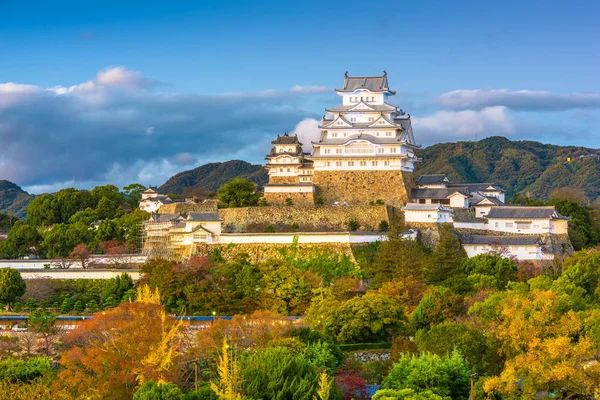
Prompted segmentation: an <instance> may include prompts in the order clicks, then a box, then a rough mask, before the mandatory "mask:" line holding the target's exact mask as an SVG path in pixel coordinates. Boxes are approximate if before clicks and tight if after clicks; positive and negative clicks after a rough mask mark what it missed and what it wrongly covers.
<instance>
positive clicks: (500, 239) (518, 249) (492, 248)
mask: <svg viewBox="0 0 600 400" xmlns="http://www.w3.org/2000/svg"><path fill="white" fill-rule="evenodd" d="M461 243H462V246H463V248H464V249H465V252H466V253H467V256H469V257H475V256H477V255H479V254H489V253H495V254H500V255H502V256H512V257H515V258H516V259H518V260H537V261H540V260H552V259H553V258H554V255H553V254H551V253H544V252H543V251H542V244H543V243H542V241H541V240H540V238H539V237H537V236H488V235H475V236H468V237H463V238H461Z"/></svg>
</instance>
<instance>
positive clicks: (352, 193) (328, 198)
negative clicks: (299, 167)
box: [313, 171, 414, 206]
mask: <svg viewBox="0 0 600 400" xmlns="http://www.w3.org/2000/svg"><path fill="white" fill-rule="evenodd" d="M413 179H414V178H413V176H412V173H409V172H402V171H315V172H314V175H313V184H315V185H316V186H317V196H320V197H321V198H322V199H323V201H324V202H325V204H332V203H333V202H336V201H340V202H342V201H345V202H347V203H349V204H368V203H369V202H370V201H377V200H382V201H384V202H386V203H387V204H392V205H398V206H401V205H404V204H406V202H407V200H408V194H409V193H410V190H411V188H412V186H413V185H414V180H413Z"/></svg>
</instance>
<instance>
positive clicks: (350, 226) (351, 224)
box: [348, 218, 360, 232]
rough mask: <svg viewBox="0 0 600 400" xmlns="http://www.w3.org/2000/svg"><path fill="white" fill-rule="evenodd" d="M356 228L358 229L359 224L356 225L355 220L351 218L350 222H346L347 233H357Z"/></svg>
mask: <svg viewBox="0 0 600 400" xmlns="http://www.w3.org/2000/svg"><path fill="white" fill-rule="evenodd" d="M358 228H360V224H359V223H358V221H357V220H356V218H352V219H351V220H350V221H348V230H349V231H351V232H353V231H357V230H358Z"/></svg>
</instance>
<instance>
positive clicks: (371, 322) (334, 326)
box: [308, 292, 406, 343]
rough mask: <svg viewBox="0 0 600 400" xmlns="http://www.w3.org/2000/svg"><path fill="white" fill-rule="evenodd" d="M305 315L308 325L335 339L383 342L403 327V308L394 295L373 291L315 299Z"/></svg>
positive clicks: (340, 340) (395, 334) (403, 328)
mask: <svg viewBox="0 0 600 400" xmlns="http://www.w3.org/2000/svg"><path fill="white" fill-rule="evenodd" d="M308 319H309V321H310V324H311V326H312V327H314V328H317V329H320V330H322V331H323V332H324V333H325V334H327V335H330V336H332V337H335V338H336V340H337V341H338V343H374V342H383V341H388V340H390V339H391V338H392V337H394V336H398V335H399V334H401V333H403V332H405V331H406V324H405V323H406V316H405V315H404V308H403V307H402V306H401V305H400V304H399V303H398V301H396V300H395V299H393V298H390V297H387V296H385V295H382V294H378V293H374V292H368V293H366V294H365V295H363V296H358V297H354V298H351V299H350V300H347V301H343V302H340V301H337V300H332V299H325V300H322V301H320V302H315V303H313V304H312V305H311V307H310V309H309V311H308Z"/></svg>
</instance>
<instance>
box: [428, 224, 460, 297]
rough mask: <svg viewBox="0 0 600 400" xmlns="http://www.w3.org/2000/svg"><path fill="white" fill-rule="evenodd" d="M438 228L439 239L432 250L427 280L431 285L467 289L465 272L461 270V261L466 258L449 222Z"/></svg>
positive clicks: (456, 289)
mask: <svg viewBox="0 0 600 400" xmlns="http://www.w3.org/2000/svg"><path fill="white" fill-rule="evenodd" d="M439 230H440V239H439V242H438V244H437V246H436V247H435V250H434V251H433V255H432V263H431V266H430V268H429V271H428V274H427V281H428V282H429V283H431V284H433V285H441V286H445V287H448V288H451V289H453V290H455V291H456V292H463V291H467V290H468V283H467V282H466V274H465V273H464V272H463V270H462V261H463V260H464V259H465V258H466V254H465V252H464V250H463V249H462V246H461V245H460V241H459V240H458V237H457V236H456V234H455V233H454V230H453V229H452V225H451V224H443V225H441V226H440V228H439Z"/></svg>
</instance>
